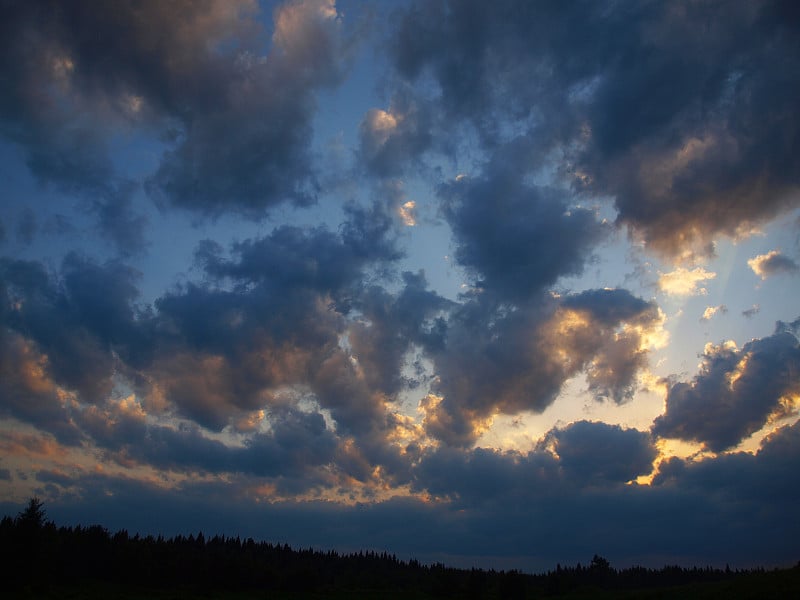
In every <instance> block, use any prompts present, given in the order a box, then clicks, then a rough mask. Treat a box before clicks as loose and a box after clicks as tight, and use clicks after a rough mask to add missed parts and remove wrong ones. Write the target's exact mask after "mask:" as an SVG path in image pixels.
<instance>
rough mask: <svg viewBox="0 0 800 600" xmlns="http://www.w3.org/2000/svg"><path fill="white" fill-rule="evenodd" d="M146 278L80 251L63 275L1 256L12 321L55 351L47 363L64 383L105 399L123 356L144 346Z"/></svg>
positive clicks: (6, 315) (40, 346)
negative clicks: (140, 304)
mask: <svg viewBox="0 0 800 600" xmlns="http://www.w3.org/2000/svg"><path fill="white" fill-rule="evenodd" d="M138 277H139V274H138V273H137V272H136V271H135V270H134V269H131V268H130V267H127V266H125V265H122V264H120V263H118V262H116V261H109V262H108V263H106V264H104V265H97V264H95V263H93V262H92V261H89V260H87V259H85V258H83V257H81V256H79V255H77V254H74V253H72V254H68V255H67V256H66V257H65V258H64V260H63V262H62V267H61V278H60V279H58V278H51V276H50V274H49V273H48V272H47V271H45V269H44V268H43V266H42V265H41V264H40V263H36V262H28V261H21V260H10V259H0V285H2V287H0V291H2V292H3V294H2V295H1V296H0V300H2V302H3V309H4V310H3V313H2V314H3V320H4V322H5V326H6V327H8V328H10V329H11V330H12V331H15V332H17V333H18V334H20V335H22V336H24V338H25V339H26V340H30V342H27V341H26V343H32V345H33V347H35V348H36V349H37V352H41V353H42V354H43V355H46V356H47V361H46V364H45V365H44V366H43V368H44V370H45V372H46V373H47V375H48V377H50V378H52V379H53V381H54V382H55V383H56V384H57V385H58V386H60V387H63V388H64V389H66V390H68V391H71V392H75V393H77V394H78V395H79V397H80V398H81V399H82V400H83V401H86V402H100V401H102V400H104V399H105V398H106V397H107V395H108V394H109V392H110V391H111V388H112V386H113V381H112V379H113V373H114V368H115V362H116V359H115V354H116V355H117V356H122V357H125V358H128V359H130V358H134V357H135V356H136V354H137V352H139V351H140V349H141V346H142V344H143V340H142V339H141V336H142V335H143V334H144V332H143V331H142V330H141V329H139V328H138V327H137V325H136V323H135V319H136V316H137V311H136V310H135V308H134V306H133V303H134V300H135V299H136V298H137V296H138V290H137V288H136V282H137V280H138ZM99 290H102V293H99Z"/></svg>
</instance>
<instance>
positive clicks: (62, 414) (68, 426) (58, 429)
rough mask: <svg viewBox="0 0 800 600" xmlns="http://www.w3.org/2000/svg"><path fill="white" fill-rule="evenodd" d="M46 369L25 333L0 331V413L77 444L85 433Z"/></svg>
mask: <svg viewBox="0 0 800 600" xmlns="http://www.w3.org/2000/svg"><path fill="white" fill-rule="evenodd" d="M46 368H47V357H46V356H43V355H42V354H41V353H39V352H37V351H36V349H35V348H33V347H32V345H31V344H30V343H28V342H27V341H26V340H25V339H24V338H23V337H22V336H20V335H17V334H15V333H12V332H9V331H7V330H5V328H3V329H2V330H0V414H2V415H3V416H4V417H13V418H15V419H19V420H20V421H23V422H26V423H31V424H33V425H35V426H36V427H38V428H41V429H42V430H43V431H47V432H50V433H52V434H53V435H55V436H56V438H57V439H58V440H59V441H60V442H61V443H62V444H67V445H76V444H78V443H79V442H80V441H81V439H82V436H81V434H80V431H79V429H78V428H77V426H76V425H75V423H74V421H73V419H72V417H71V416H70V413H69V409H68V399H67V398H63V397H61V395H60V394H59V390H58V387H57V385H56V384H55V383H54V382H53V381H52V379H51V378H50V377H48V376H47V373H46Z"/></svg>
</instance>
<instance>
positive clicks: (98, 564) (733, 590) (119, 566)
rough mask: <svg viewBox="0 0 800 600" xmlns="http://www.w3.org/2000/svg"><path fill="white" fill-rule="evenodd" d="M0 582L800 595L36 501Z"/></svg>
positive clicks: (27, 592)
mask: <svg viewBox="0 0 800 600" xmlns="http://www.w3.org/2000/svg"><path fill="white" fill-rule="evenodd" d="M0 577H1V579H0V580H2V583H3V591H4V597H6V598H9V597H11V598H75V599H79V598H87V599H93V598H104V599H105V598H120V599H129V600H133V599H139V598H155V599H163V600H167V599H179V598H227V599H232V600H233V599H238V600H245V599H251V598H252V599H255V598H259V599H274V600H281V599H286V600H288V599H296V598H348V599H355V600H358V599H367V598H381V599H386V600H392V599H397V600H399V599H405V598H419V599H428V598H431V599H433V598H467V599H479V598H486V599H495V598H497V599H505V598H509V599H523V598H643V599H657V598H690V599H691V598H753V599H764V598H781V599H782V598H800V565H798V566H795V567H793V568H789V569H782V570H772V571H765V570H764V569H754V570H748V571H735V570H731V569H712V568H708V567H704V568H691V569H686V568H680V567H674V566H665V567H663V568H661V569H644V568H641V567H633V568H627V569H615V568H613V567H612V566H611V565H610V564H609V563H608V561H606V560H605V559H604V558H602V557H600V556H594V557H593V558H592V559H591V561H590V562H589V563H588V564H587V565H585V566H584V565H581V564H577V565H574V566H568V567H561V566H557V567H556V568H555V569H554V570H551V571H548V572H547V573H540V574H528V573H521V572H518V571H494V570H490V571H485V570H481V569H471V570H464V569H452V568H448V567H446V566H444V565H441V564H434V565H423V564H420V563H419V562H417V561H415V560H411V561H402V560H398V559H397V558H396V557H395V556H393V555H390V554H387V553H381V554H378V553H374V552H367V553H363V552H360V553H357V554H347V555H342V554H338V553H336V552H332V551H331V552H321V551H318V550H312V549H308V550H295V549H292V548H290V547H289V546H287V545H280V544H278V545H274V544H270V543H266V542H256V541H254V540H252V539H246V540H242V539H240V538H238V537H236V538H232V537H222V536H214V537H212V538H206V537H205V536H204V535H203V534H202V533H199V534H198V535H197V536H194V535H190V536H188V537H186V536H176V537H173V538H168V539H167V538H164V537H161V536H159V537H153V536H146V537H141V536H139V535H133V536H131V535H129V534H128V533H127V532H126V531H119V532H116V533H114V534H112V533H110V532H108V531H107V530H106V529H104V528H102V527H99V526H92V527H80V526H79V527H60V528H59V527H56V525H55V524H53V523H52V522H46V521H45V519H44V512H43V510H42V508H41V504H37V503H36V502H34V501H31V504H30V505H29V507H28V509H26V510H25V511H23V512H22V513H20V514H19V515H18V516H17V517H16V518H14V519H12V518H11V517H5V518H4V519H3V520H2V521H1V522H0Z"/></svg>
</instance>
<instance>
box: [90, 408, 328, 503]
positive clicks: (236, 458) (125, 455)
mask: <svg viewBox="0 0 800 600" xmlns="http://www.w3.org/2000/svg"><path fill="white" fill-rule="evenodd" d="M268 422H269V431H268V432H256V433H253V434H251V435H248V436H247V437H246V438H245V439H244V442H243V444H241V445H228V444H225V443H223V442H221V441H219V440H216V439H212V438H209V437H207V436H206V435H204V434H203V432H202V431H201V430H200V429H199V428H197V427H194V426H180V427H171V426H166V425H152V424H148V423H147V421H146V414H145V412H144V411H143V410H142V408H141V406H139V405H138V404H137V403H136V402H134V401H133V400H132V399H128V400H124V401H122V402H116V403H114V402H109V403H107V404H106V405H105V406H104V407H96V406H93V407H89V408H87V409H86V410H84V411H83V412H82V413H81V414H80V416H79V423H80V425H81V427H82V428H83V429H84V431H86V432H87V433H88V434H89V435H90V436H91V438H92V439H93V440H94V441H95V443H96V444H97V446H98V447H99V448H101V449H104V450H108V451H110V452H111V458H112V459H113V460H115V461H117V462H118V463H120V464H123V465H126V466H130V465H131V463H134V464H142V465H147V466H151V467H155V468H157V469H162V470H172V471H176V472H181V473H185V472H199V473H211V474H235V473H241V474H246V475H253V476H258V477H263V478H266V479H269V480H273V481H275V482H276V484H278V485H279V486H281V487H283V486H290V487H291V490H288V491H289V492H291V493H298V492H302V491H305V490H307V489H309V488H312V487H314V486H317V485H320V484H321V483H323V482H325V479H326V476H325V473H324V472H322V471H319V468H320V467H325V466H327V465H330V464H331V463H332V462H333V459H334V456H335V450H336V448H337V445H338V439H337V438H336V436H335V434H334V433H333V432H332V431H330V430H329V429H327V427H326V424H325V421H324V418H323V416H322V415H321V414H320V413H318V412H302V411H299V410H297V409H294V408H286V407H283V408H281V407H277V408H276V409H275V410H273V411H271V413H270V414H269V416H268ZM317 471H319V472H317ZM279 491H281V492H286V491H287V490H285V489H281V490H279Z"/></svg>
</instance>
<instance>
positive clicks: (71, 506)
mask: <svg viewBox="0 0 800 600" xmlns="http://www.w3.org/2000/svg"><path fill="white" fill-rule="evenodd" d="M596 426H597V424H576V425H575V427H577V428H578V429H580V428H585V430H584V433H587V434H588V435H589V438H588V440H587V441H586V442H585V443H582V442H581V440H580V439H578V438H576V439H575V440H574V441H575V442H576V443H578V444H581V445H583V446H585V447H586V448H589V447H594V448H596V450H597V451H598V452H599V454H600V456H602V457H605V458H610V457H611V456H613V452H614V449H619V448H621V447H628V446H627V444H630V443H632V444H631V445H632V447H633V448H635V449H636V451H639V452H640V454H639V455H637V456H638V458H632V459H631V460H630V461H628V463H627V464H629V465H631V466H632V468H631V470H630V471H628V472H625V473H622V472H619V473H614V474H613V475H612V477H611V478H610V480H608V481H602V480H599V479H594V480H593V481H592V480H591V478H590V479H589V480H586V479H584V478H583V477H582V473H583V471H582V469H583V468H584V467H585V466H586V465H588V464H594V465H596V466H598V467H602V465H603V464H605V462H604V460H602V459H600V458H592V457H591V456H590V455H589V453H588V451H587V453H585V455H584V456H582V457H581V458H580V459H579V460H577V462H573V465H572V466H573V467H577V469H572V471H571V472H570V470H569V469H562V468H560V467H559V463H558V460H557V459H556V458H555V456H554V455H552V454H550V453H549V452H544V451H538V452H533V453H529V454H527V455H524V454H519V453H500V452H495V451H490V450H475V451H473V452H471V453H469V454H467V455H465V454H462V453H459V452H457V451H455V450H453V449H441V450H439V451H436V452H435V453H433V454H431V455H428V456H426V458H425V461H423V463H421V465H420V467H419V468H418V471H417V472H418V476H419V477H425V478H426V479H425V483H426V484H428V485H430V486H431V487H435V488H436V489H437V493H436V495H435V496H434V495H433V494H434V493H433V492H431V494H432V496H433V497H431V498H429V499H427V501H422V500H419V499H415V498H402V497H396V498H393V499H391V500H386V501H380V502H374V503H370V504H355V505H352V506H351V505H344V504H336V503H332V502H327V501H318V502H314V501H310V502H303V503H296V502H281V501H276V502H260V503H255V502H253V501H252V500H253V497H254V496H257V495H258V492H257V486H258V482H257V481H253V480H250V479H248V478H243V477H233V478H230V479H228V480H226V481H224V482H222V481H199V480H198V479H197V478H195V479H190V480H187V481H185V482H183V483H180V484H171V487H159V486H158V485H156V484H154V483H151V482H142V481H139V480H134V479H127V478H123V477H113V476H109V475H104V474H102V473H93V472H88V471H87V472H83V473H73V474H70V476H68V477H64V476H59V474H57V473H54V472H47V471H40V472H39V473H38V474H37V479H38V480H39V481H41V482H51V483H53V484H54V485H55V486H56V491H61V494H60V495H59V496H58V497H56V496H51V494H50V493H47V494H43V496H44V498H45V501H46V502H47V509H48V516H49V517H50V518H52V519H54V520H56V522H57V523H65V524H77V523H81V524H83V525H85V524H87V523H98V522H99V523H101V524H103V525H105V526H106V527H109V528H110V529H112V530H116V529H121V528H125V529H127V530H128V531H138V532H141V533H142V534H146V533H152V534H158V533H161V534H165V535H172V534H175V533H182V534H188V533H190V532H191V533H196V532H197V531H198V530H202V531H203V532H204V533H205V534H206V535H213V534H215V533H223V534H226V535H248V536H253V537H254V538H256V539H265V540H268V541H271V542H281V543H283V542H288V543H290V544H292V545H293V546H295V547H308V546H314V547H316V548H322V549H328V548H336V549H339V550H344V551H349V550H356V551H357V550H360V549H363V548H374V549H377V550H384V549H387V550H389V551H390V552H396V553H397V554H398V556H400V557H404V558H410V557H415V558H417V559H419V560H423V561H437V560H444V561H445V562H446V563H447V564H456V565H459V566H466V567H469V566H472V565H486V564H491V565H493V566H496V567H497V568H524V569H526V570H533V571H538V570H545V569H552V568H553V563H554V562H561V563H562V564H573V563H575V562H578V561H581V562H583V563H585V562H586V561H587V560H589V558H590V557H591V555H592V554H593V553H600V554H602V555H603V556H605V557H606V558H608V559H609V560H610V561H611V562H612V564H614V565H616V566H627V565H631V564H638V565H645V566H653V567H661V566H663V565H664V564H665V563H667V564H676V563H677V564H682V565H686V566H691V565H697V564H712V565H715V566H720V567H724V565H725V563H730V564H731V566H763V565H765V564H766V565H785V564H793V563H794V561H795V557H796V552H797V543H796V540H797V539H798V535H800V531H798V527H797V524H796V522H795V521H794V520H792V519H787V518H786V515H787V514H791V511H792V510H793V507H794V502H795V498H796V496H797V493H798V492H800V490H798V485H797V478H796V477H795V476H794V474H795V473H796V471H797V469H798V467H800V464H798V458H799V457H800V454H798V451H799V449H800V446H799V445H798V430H799V428H798V426H797V425H795V426H792V427H785V428H782V429H780V430H778V431H777V432H775V433H773V434H772V435H771V436H769V437H768V438H767V439H766V440H765V441H764V442H763V444H762V447H761V450H760V452H758V454H756V455H750V454H744V453H737V454H731V455H721V456H719V457H716V458H709V459H705V460H702V461H697V462H691V461H688V460H687V461H684V460H680V459H672V460H670V461H667V462H663V463H661V466H660V471H659V473H658V474H657V476H656V479H655V482H654V485H652V486H639V485H624V484H621V483H620V481H621V479H622V478H623V477H625V476H627V475H628V474H629V473H634V472H636V471H637V470H638V467H633V465H635V464H636V461H637V460H639V459H641V460H642V462H641V464H642V465H644V460H643V459H644V458H645V456H649V455H650V453H651V452H652V448H651V447H650V448H648V442H647V441H646V440H647V439H648V436H647V434H645V433H642V432H631V431H630V430H627V431H626V430H622V429H615V428H613V427H608V426H602V427H600V428H597V427H596ZM569 435H570V434H569V433H566V434H564V437H565V438H566V437H569ZM609 443H610V444H611V445H610V446H609ZM609 452H610V453H609ZM459 475H460V476H459ZM568 477H572V481H571V482H569V484H564V483H563V478H568ZM560 480H561V481H560ZM175 485H177V487H174V486H175ZM576 485H580V486H588V487H585V488H584V489H583V490H582V491H581V492H580V493H576ZM445 496H450V498H449V499H448V498H446V497H445ZM493 498H494V500H493ZM498 500H501V502H499V503H498V502H496V501H498ZM498 505H499V506H501V507H502V510H498ZM155 506H157V507H158V510H156V511H154V510H153V507H155ZM2 508H3V509H4V511H5V512H6V513H7V514H16V513H17V512H18V511H19V509H20V508H19V507H18V506H16V505H9V504H4V505H3V506H2ZM654 515H655V516H654ZM542 540H548V543H547V544H546V548H545V547H543V546H542ZM687 548H690V550H688V551H687Z"/></svg>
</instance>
